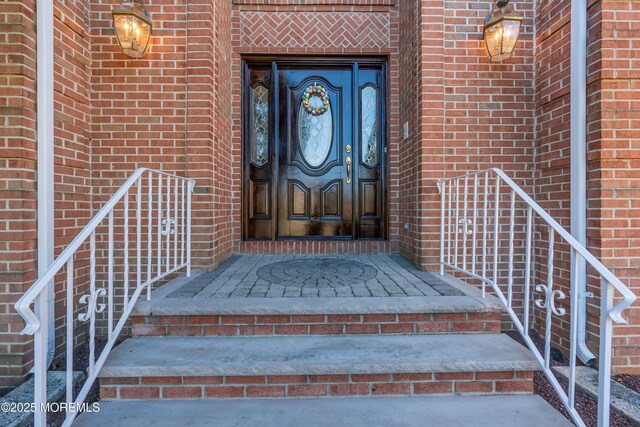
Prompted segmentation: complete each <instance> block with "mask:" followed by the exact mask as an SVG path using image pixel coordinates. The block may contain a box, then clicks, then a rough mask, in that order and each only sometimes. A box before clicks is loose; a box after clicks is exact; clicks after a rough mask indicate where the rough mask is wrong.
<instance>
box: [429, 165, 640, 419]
mask: <svg viewBox="0 0 640 427" xmlns="http://www.w3.org/2000/svg"><path fill="white" fill-rule="evenodd" d="M438 189H439V191H440V195H441V201H440V215H441V217H440V274H444V273H445V270H450V271H453V272H456V273H459V274H462V275H464V276H466V277H470V278H473V279H477V280H479V281H480V283H481V287H482V296H483V297H485V293H486V287H487V286H488V287H489V288H490V289H491V290H493V292H494V294H495V295H496V296H497V297H498V299H499V300H500V301H501V302H502V304H503V305H504V306H505V309H506V311H507V313H508V314H509V316H510V318H511V321H512V322H513V324H514V326H515V328H516V329H517V330H518V331H519V332H520V334H521V335H522V337H523V339H524V341H525V342H526V344H527V346H528V347H529V349H530V350H531V351H532V353H533V354H534V356H535V357H536V359H537V360H538V363H539V365H540V367H541V369H542V371H543V372H544V373H545V375H546V376H547V378H549V381H550V383H551V385H552V386H553V388H554V390H555V391H556V393H557V394H558V396H559V397H560V400H561V401H562V403H563V404H564V406H565V407H566V409H567V411H568V412H569V414H570V415H571V418H572V419H573V421H574V422H575V423H576V425H578V426H584V425H585V423H584V421H583V419H582V418H581V416H580V414H579V413H578V412H577V410H576V406H575V388H576V387H575V385H576V361H577V341H578V339H577V336H578V326H577V325H578V321H579V318H578V316H579V314H578V306H579V304H578V300H579V298H586V297H589V296H593V294H592V293H590V292H579V290H580V285H582V283H581V282H579V280H580V279H579V276H580V275H578V274H575V275H574V278H573V279H572V280H570V283H569V286H568V288H569V292H568V293H567V294H565V291H563V290H560V289H555V288H554V286H555V285H554V278H555V277H556V275H559V274H560V269H558V268H557V266H556V265H555V264H554V263H555V259H556V251H555V248H554V246H555V241H556V240H558V241H560V242H562V243H563V244H564V245H565V246H564V247H565V248H566V247H568V248H569V249H570V252H571V254H570V255H571V261H572V262H573V265H574V266H575V269H576V271H577V269H578V266H583V267H584V265H585V263H586V265H587V266H588V267H589V268H590V269H591V271H593V272H595V273H596V274H597V275H599V276H600V281H601V288H600V289H601V301H600V336H599V340H600V343H599V361H598V370H599V371H598V372H599V394H598V426H599V427H605V426H608V425H609V412H610V408H609V404H610V398H611V396H610V390H609V387H608V386H607V385H608V384H609V382H610V378H611V342H612V336H613V324H614V323H616V324H624V323H626V320H625V319H624V318H623V317H622V313H623V312H624V310H626V309H627V308H628V307H629V306H630V305H631V304H633V302H634V301H635V300H636V296H635V295H634V294H633V292H631V290H630V289H629V288H628V287H627V286H626V285H625V284H623V283H622V282H621V281H620V280H619V279H618V278H617V277H616V276H615V275H614V274H613V273H612V272H611V271H610V270H609V269H608V268H606V267H605V266H604V265H602V263H601V262H600V261H599V260H598V259H596V258H595V257H594V256H593V254H591V253H590V252H589V251H588V250H587V249H586V248H585V247H584V246H583V245H581V244H580V243H579V242H578V241H577V240H575V239H574V238H573V237H572V236H571V234H570V233H569V232H568V231H567V230H565V229H564V228H563V227H562V226H560V224H558V222H557V221H556V220H555V219H553V218H552V217H551V216H550V215H549V214H548V213H547V212H546V211H545V210H544V209H542V207H541V206H540V205H538V204H537V203H536V202H535V201H534V200H533V199H532V198H531V197H530V196H529V195H528V194H527V193H526V192H525V191H524V190H523V189H522V188H520V186H518V185H517V184H516V183H514V182H513V180H512V179H511V178H509V177H508V176H507V175H506V174H505V173H504V172H503V171H501V170H500V169H496V168H493V169H488V170H483V171H478V172H472V173H469V174H466V175H462V176H458V177H454V178H446V179H441V180H439V181H438ZM517 203H520V204H521V205H522V204H524V206H525V207H524V209H523V210H521V211H522V212H523V215H521V216H518V215H517V214H516V212H520V211H518V210H517V209H516V205H517ZM534 217H535V219H536V220H537V222H536V224H535V225H536V227H537V228H536V230H537V231H540V230H542V231H543V233H542V234H544V228H545V227H546V230H547V231H548V239H547V242H546V248H544V242H543V244H542V245H543V248H538V250H542V251H543V250H545V249H546V253H545V252H534V250H535V249H534V242H538V240H537V237H538V236H536V239H534V232H533V230H534ZM471 218H473V219H471ZM520 227H521V228H522V229H523V231H522V232H521V233H520V234H519V235H518V234H517V233H516V228H520ZM460 234H461V235H462V236H463V238H462V239H460V238H459V237H458V236H459V235H460ZM542 234H541V235H540V237H542ZM504 239H507V243H506V244H505V243H504V242H503V240H504ZM516 240H518V242H519V246H517V245H516ZM523 242H524V244H522V243H523ZM478 245H480V250H479V251H478V250H477V246H478ZM519 250H523V251H524V253H520V254H519V257H518V260H520V261H519V262H520V263H521V264H520V265H521V266H522V269H523V270H524V271H522V274H521V275H520V276H517V273H518V271H516V269H515V268H514V264H515V263H516V252H517V251H519ZM545 256H546V258H547V260H546V261H547V262H546V266H544V263H543V262H541V263H540V268H541V269H543V270H544V269H546V277H547V283H546V284H538V285H536V286H535V290H536V291H537V292H538V293H540V294H541V295H540V298H538V299H536V300H534V304H533V307H537V308H538V309H540V310H542V311H543V313H542V314H541V315H540V317H541V320H542V322H544V324H543V325H542V327H543V328H544V333H545V336H544V351H543V353H544V354H541V353H540V351H539V350H538V348H537V347H536V345H535V343H534V341H533V339H532V338H531V336H530V324H531V319H532V314H533V315H535V313H531V311H532V310H531V309H532V308H533V307H532V306H531V293H532V289H531V287H532V285H531V282H532V281H533V280H534V276H535V274H534V273H535V271H534V270H533V268H534V267H535V262H534V259H535V257H539V258H540V259H542V258H544V257H545ZM523 260H524V261H523ZM504 264H507V267H506V268H500V266H501V265H504ZM563 271H567V269H566V267H565V268H564V270H563ZM516 286H518V287H521V289H522V293H521V294H522V297H521V298H520V297H517V295H518V293H517V291H516V290H514V288H515V287H516ZM565 286H566V284H565ZM505 287H506V292H504V291H503V288H505ZM565 289H566V288H565ZM616 294H617V295H616ZM614 296H619V297H621V298H619V300H618V301H616V302H615V303H614ZM567 297H569V298H568V299H569V300H570V305H571V309H570V311H569V319H568V325H569V328H570V340H569V342H570V344H569V347H570V348H569V351H570V355H569V363H570V365H569V387H568V389H567V391H565V389H564V388H563V387H562V386H561V384H560V382H559V381H558V380H557V379H556V377H555V375H554V373H553V371H552V370H551V369H550V360H551V351H550V350H551V341H552V335H551V325H552V320H553V316H556V317H563V316H566V314H567V310H565V308H563V307H559V306H556V303H557V302H558V301H564V300H565V299H566V298H567ZM516 301H517V302H518V304H514V302H516ZM583 315H586V314H583ZM563 321H567V320H566V319H565V320H563Z"/></svg>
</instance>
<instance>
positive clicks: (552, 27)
mask: <svg viewBox="0 0 640 427" xmlns="http://www.w3.org/2000/svg"><path fill="white" fill-rule="evenodd" d="M570 4H571V2H570V1H569V0H565V1H561V2H555V3H543V2H541V3H539V4H538V7H537V10H536V25H537V27H538V28H539V30H538V32H537V42H536V45H537V48H536V120H537V129H536V150H537V156H536V185H535V197H536V200H537V201H538V202H539V203H540V204H541V205H542V206H543V207H544V208H545V209H547V210H548V211H549V212H551V213H552V215H553V216H554V218H556V220H558V222H559V223H560V224H561V225H563V226H564V227H565V228H566V229H568V230H569V229H570V167H569V166H570V165H569V160H570V87H569V86H570V61H571V58H570V37H571V31H570V29H571V21H570V12H571V8H570ZM588 16H589V24H588V28H589V30H588V31H589V40H588V43H589V48H588V79H587V85H588V89H587V114H588V122H589V125H588V128H587V132H588V138H587V143H588V145H587V151H588V154H587V199H588V201H587V204H588V214H587V217H588V223H587V227H588V230H587V239H588V248H589V250H590V251H591V252H592V253H594V255H596V257H598V258H599V259H600V260H601V261H602V262H603V264H604V265H605V266H607V267H609V268H611V269H612V271H613V272H614V274H616V275H617V276H618V277H619V278H620V279H621V280H622V281H623V282H624V283H625V284H627V285H630V286H631V287H632V289H633V290H634V291H635V292H636V294H638V289H639V286H640V282H639V281H638V279H639V276H638V271H639V270H638V266H639V263H638V259H639V257H638V254H640V243H639V240H638V231H637V230H638V227H639V226H640V224H639V223H638V219H637V218H638V217H637V216H634V212H635V211H634V208H637V206H638V202H637V200H638V196H639V194H638V185H637V182H638V177H640V173H639V172H638V168H639V165H640V163H638V159H639V158H640V154H639V152H638V147H637V143H636V142H637V139H638V136H639V134H638V131H637V128H638V121H637V120H634V117H635V116H637V114H638V108H639V107H638V99H639V95H638V88H639V87H640V86H638V81H639V78H640V74H638V73H637V72H636V71H634V69H636V68H637V66H638V60H637V59H636V57H637V53H635V51H634V47H635V48H637V47H638V46H640V33H639V32H638V30H636V28H637V26H638V21H639V20H640V5H639V4H638V3H637V2H633V1H620V2H609V1H599V0H597V1H590V2H589V9H588ZM634 61H635V62H634ZM545 234H546V230H539V233H538V239H537V245H538V246H539V247H540V248H541V249H540V251H541V252H540V258H539V260H538V264H539V271H541V270H544V263H545V262H546V261H545V260H544V257H545V254H544V250H543V249H542V248H546V245H547V239H546V236H545ZM558 252H559V253H558V257H559V259H560V263H559V266H558V271H557V273H556V277H555V283H556V287H557V288H559V289H562V290H563V291H564V292H565V293H567V294H569V292H568V286H569V275H570V268H569V267H570V262H569V261H568V260H569V256H568V248H567V247H566V246H561V247H559V248H558ZM589 274H590V275H591V276H590V279H589V286H588V290H589V291H591V292H593V293H594V294H595V296H596V297H595V298H593V299H589V300H588V309H587V312H588V318H587V321H588V325H587V332H588V335H587V338H588V343H589V348H590V349H591V350H592V351H593V352H594V353H595V354H596V355H597V351H598V336H599V308H598V307H599V304H600V298H599V297H600V283H599V279H598V278H597V277H594V276H593V275H592V274H593V272H591V271H590V272H589ZM544 278H545V276H544V274H542V275H541V276H539V277H538V279H544ZM565 302H566V301H565ZM559 306H562V307H563V308H565V309H566V310H567V315H566V316H565V317H564V318H562V319H560V318H558V319H555V320H554V325H553V327H552V330H551V332H552V337H553V343H554V345H555V346H557V347H558V348H560V349H562V350H564V351H567V350H568V345H569V332H568V324H567V320H568V316H569V314H568V313H569V311H570V310H569V306H568V303H566V304H564V303H561V304H559ZM638 310H639V309H638V304H635V305H634V307H632V308H631V309H630V310H629V311H628V312H626V313H625V316H626V317H628V320H629V324H628V325H625V326H617V327H616V328H615V331H614V332H615V334H616V337H615V338H614V345H615V346H616V348H615V350H614V366H616V369H617V371H619V372H635V373H637V372H639V371H638V369H640V368H638V366H640V350H639V349H640V347H639V345H640V328H639V326H640V320H639V319H640V315H639V311H638ZM538 330H540V331H544V328H543V327H542V324H539V325H538Z"/></svg>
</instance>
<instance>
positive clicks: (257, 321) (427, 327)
mask: <svg viewBox="0 0 640 427" xmlns="http://www.w3.org/2000/svg"><path fill="white" fill-rule="evenodd" d="M500 320H501V314H500V313H497V312H493V313H430V314H327V315H322V314H320V315H314V314H311V315H255V316H254V315H220V316H217V315H214V316H190V315H186V316H135V317H133V329H132V333H133V335H134V336H166V335H172V336H233V335H323V334H330V335H343V334H345V335H350V334H354V335H355V334H432V333H496V332H501V324H500V323H501V322H500Z"/></svg>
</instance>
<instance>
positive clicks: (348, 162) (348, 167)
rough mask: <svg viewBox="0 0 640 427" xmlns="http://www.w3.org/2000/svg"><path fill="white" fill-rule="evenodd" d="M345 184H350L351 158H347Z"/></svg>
mask: <svg viewBox="0 0 640 427" xmlns="http://www.w3.org/2000/svg"><path fill="white" fill-rule="evenodd" d="M346 163H347V184H351V157H350V156H347V159H346Z"/></svg>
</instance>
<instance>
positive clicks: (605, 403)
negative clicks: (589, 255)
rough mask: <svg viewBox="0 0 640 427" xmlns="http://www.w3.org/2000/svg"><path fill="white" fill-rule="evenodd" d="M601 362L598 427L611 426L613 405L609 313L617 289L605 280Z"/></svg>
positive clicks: (601, 298)
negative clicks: (610, 417)
mask: <svg viewBox="0 0 640 427" xmlns="http://www.w3.org/2000/svg"><path fill="white" fill-rule="evenodd" d="M600 289H601V291H600V292H601V295H600V360H599V361H598V365H599V370H598V427H608V426H609V411H610V404H611V339H612V335H613V320H611V317H609V311H610V310H611V308H612V307H613V296H614V293H615V289H614V288H613V286H611V285H610V284H609V282H607V281H606V280H605V279H602V285H601V286H600Z"/></svg>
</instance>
